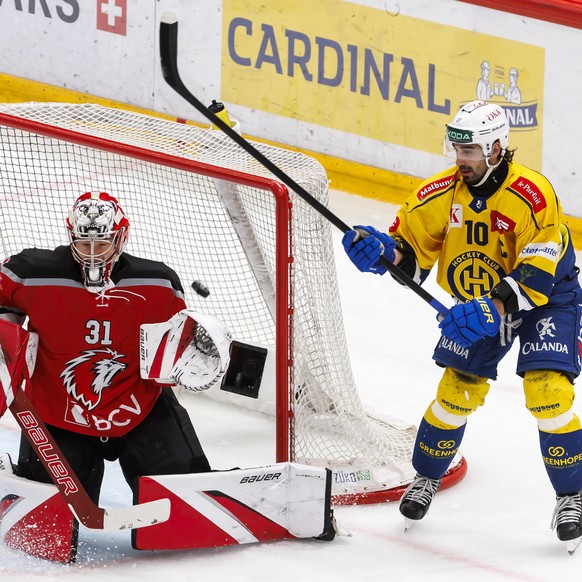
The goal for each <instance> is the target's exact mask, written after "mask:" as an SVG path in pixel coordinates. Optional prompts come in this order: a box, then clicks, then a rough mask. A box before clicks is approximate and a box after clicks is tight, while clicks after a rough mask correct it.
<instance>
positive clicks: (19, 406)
mask: <svg viewBox="0 0 582 582" xmlns="http://www.w3.org/2000/svg"><path fill="white" fill-rule="evenodd" d="M9 408H10V412H12V415H13V416H14V418H15V419H16V422H17V423H18V425H19V426H20V428H21V429H22V432H23V433H24V435H25V437H26V439H27V440H28V442H29V443H30V445H31V446H32V448H33V449H34V451H35V452H36V454H37V456H38V458H39V459H40V461H41V462H42V464H43V466H44V467H45V469H46V470H47V472H48V474H49V475H50V477H51V479H52V481H53V483H54V484H55V485H56V486H57V488H58V490H59V492H60V493H61V494H62V495H63V497H64V498H65V501H66V502H67V504H68V506H69V508H70V510H71V511H72V512H73V514H74V516H75V517H76V518H77V520H78V521H79V522H80V523H82V524H83V525H84V526H85V527H87V528H89V529H100V530H119V529H135V528H139V527H146V526H148V525H153V524H156V523H162V522H164V521H166V520H167V519H168V518H169V516H170V500H169V499H158V500H155V501H150V502H148V503H142V504H139V505H131V506H129V507H120V508H116V509H102V508H101V507H99V506H97V505H95V503H93V501H92V500H91V498H90V497H89V495H88V494H87V492H86V491H85V489H84V488H83V486H82V485H81V483H80V482H79V479H78V478H77V476H76V475H75V472H74V471H73V469H72V468H71V466H70V465H69V463H68V461H67V460H66V458H65V457H64V455H63V453H62V451H61V450H60V448H59V446H58V445H57V443H56V442H55V440H54V439H53V437H52V436H51V434H50V433H49V432H48V430H47V428H46V426H45V424H44V422H43V421H42V420H41V419H40V417H39V416H38V413H37V412H36V410H35V408H34V406H33V405H32V403H31V402H30V399H29V398H28V396H27V395H26V394H25V392H24V391H23V390H22V389H21V388H17V389H16V390H15V395H14V400H13V401H12V403H11V404H10V407H9Z"/></svg>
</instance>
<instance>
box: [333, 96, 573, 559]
mask: <svg viewBox="0 0 582 582" xmlns="http://www.w3.org/2000/svg"><path fill="white" fill-rule="evenodd" d="M445 153H446V154H447V155H448V156H449V157H451V158H452V159H453V160H454V161H455V165H454V166H452V167H449V168H448V169H446V170H444V171H442V172H440V173H438V174H436V175H434V176H432V177H431V178H429V179H428V180H426V181H424V182H423V183H422V184H421V185H420V186H419V187H418V188H417V189H416V190H415V191H414V192H413V193H412V194H411V195H410V197H409V198H408V199H407V201H406V202H405V203H404V204H403V206H402V207H401V208H400V209H399V211H398V214H397V216H396V219H395V220H394V223H393V224H392V226H391V227H390V229H389V234H386V233H385V232H382V231H380V230H377V229H376V228H374V227H372V226H356V227H354V229H353V230H349V231H348V232H347V233H346V234H345V235H344V238H343V245H344V248H345V250H346V252H347V254H348V256H349V257H350V259H351V260H352V262H354V264H355V265H356V266H357V267H358V268H359V269H360V270H361V271H364V272H372V273H378V274H384V273H385V272H386V269H385V267H383V266H382V264H381V263H380V256H381V255H383V256H384V257H386V258H387V259H388V260H389V261H391V262H393V263H395V264H397V265H398V267H399V268H400V269H401V270H403V271H404V272H405V273H406V274H408V275H409V276H410V277H412V278H414V279H415V281H416V282H418V283H422V282H423V281H424V279H425V278H426V276H427V275H428V273H429V271H430V270H431V269H432V268H433V266H434V265H435V264H437V261H438V266H437V281H438V283H439V285H440V286H441V287H442V288H443V289H445V290H446V291H447V292H448V293H450V294H451V296H452V297H453V298H454V299H455V300H456V302H457V303H456V304H455V305H454V307H452V308H451V309H450V311H449V312H448V313H447V314H446V316H445V317H444V318H443V317H442V316H441V317H440V318H439V319H440V320H441V321H440V323H439V327H440V328H441V331H442V335H441V337H440V339H439V342H438V344H437V346H436V348H435V352H434V355H433V358H434V360H435V362H436V363H437V364H438V365H439V366H440V367H442V368H443V369H444V372H443V374H442V377H441V380H440V382H439V384H438V386H437V390H436V397H435V399H434V400H433V401H432V402H431V403H430V405H429V406H428V408H427V410H426V412H425V414H424V416H423V418H422V420H421V423H420V426H419V430H418V435H417V439H416V444H415V448H414V453H413V460H412V463H413V466H414V468H415V470H416V471H417V475H416V478H415V479H414V481H413V482H412V483H411V484H410V486H409V487H408V489H407V490H406V492H405V493H404V495H403V497H402V499H401V502H400V512H401V513H402V515H404V517H405V519H406V520H407V525H410V524H411V523H413V522H414V521H415V520H420V519H422V518H423V517H424V516H425V515H426V513H427V511H428V509H429V506H430V504H431V502H432V500H433V498H434V496H435V494H436V492H437V491H438V489H439V486H440V483H441V479H442V476H443V475H444V474H445V472H446V471H447V469H448V468H449V465H450V463H451V462H452V459H453V458H454V455H455V453H456V451H457V449H458V447H459V445H460V443H461V440H462V438H463V433H464V431H465V426H466V422H467V417H468V416H469V415H470V414H471V413H472V412H474V411H475V410H476V409H477V408H478V407H479V406H481V405H482V404H483V403H484V401H485V397H486V396H487V393H488V390H489V388H490V380H494V379H495V378H496V377H497V366H498V363H499V362H500V360H501V359H502V358H503V357H504V356H505V355H506V354H507V352H508V351H509V349H510V348H511V346H512V344H513V343H514V341H516V340H518V343H519V356H518V364H517V374H518V375H519V376H520V377H521V378H522V379H523V387H524V394H525V405H526V407H527V408H528V410H529V411H530V412H531V414H532V415H533V416H534V417H535V418H536V420H537V424H538V429H539V430H538V432H539V442H540V448H541V456H542V462H543V463H544V465H545V468H546V471H547V474H548V476H549V479H550V483H551V485H552V486H553V489H554V491H555V494H556V500H557V502H556V508H555V511H554V515H553V518H552V526H553V527H555V528H556V530H557V535H558V538H559V539H560V540H562V541H564V542H566V543H567V544H568V548H569V550H570V551H573V550H574V548H575V547H576V546H577V545H578V543H580V541H582V497H581V490H582V429H581V424H580V420H579V418H578V416H577V415H576V414H575V413H574V411H573V409H572V404H573V401H574V386H573V382H574V379H575V378H576V377H577V376H578V375H579V374H580V359H581V353H582V327H581V326H582V322H581V318H582V289H581V288H580V284H579V281H578V268H577V267H576V265H575V258H576V257H575V252H574V249H573V246H572V242H571V240H570V235H569V232H568V229H567V227H566V226H565V225H564V224H563V222H562V212H561V206H560V201H559V199H558V197H557V196H556V193H555V192H554V189H553V188H552V185H551V184H550V182H549V181H548V180H547V179H546V178H545V177H544V176H543V175H541V174H540V173H538V172H535V171H533V170H530V169H528V168H526V167H524V166H521V165H519V164H518V163H516V162H515V161H514V160H513V158H514V154H515V150H512V149H510V148H509V124H508V121H507V118H506V116H505V113H504V111H503V109H502V108H501V107H500V106H499V105H497V104H494V103H486V102H484V101H473V102H471V103H468V104H467V105H465V106H463V107H462V108H461V109H460V110H459V112H458V113H457V114H456V115H455V117H454V118H453V120H452V121H451V122H450V123H449V124H448V125H447V126H446V137H445ZM443 447H444V448H443Z"/></svg>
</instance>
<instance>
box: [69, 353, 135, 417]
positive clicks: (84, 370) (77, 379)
mask: <svg viewBox="0 0 582 582" xmlns="http://www.w3.org/2000/svg"><path fill="white" fill-rule="evenodd" d="M124 357H125V356H124V355H122V354H118V353H117V352H115V351H113V350H110V349H109V348H107V349H104V350H84V351H83V353H82V354H81V355H80V356H78V357H76V358H74V359H72V360H70V361H68V362H67V367H66V368H65V369H64V370H63V373H62V374H61V376H60V377H61V378H62V379H63V384H64V385H65V388H66V389H67V392H68V394H69V395H70V396H72V397H73V398H75V399H76V400H78V401H79V402H80V403H81V404H82V405H83V406H85V408H87V409H88V410H93V409H94V408H95V407H96V406H97V405H98V404H99V403H100V402H101V393H102V392H103V390H104V389H105V388H108V387H109V386H111V382H112V380H113V377H114V376H115V375H116V374H117V373H118V372H121V371H123V370H125V368H127V364H126V363H124V362H122V361H121V358H124Z"/></svg>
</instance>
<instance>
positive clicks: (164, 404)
mask: <svg viewBox="0 0 582 582" xmlns="http://www.w3.org/2000/svg"><path fill="white" fill-rule="evenodd" d="M47 428H48V430H49V431H50V433H51V434H52V436H53V437H54V439H55V440H56V442H57V444H58V445H59V447H60V448H61V450H62V452H63V454H64V455H65V457H66V459H67V460H68V461H69V464H70V465H71V467H72V469H73V470H74V471H75V473H76V475H77V477H78V478H79V480H80V481H81V483H82V484H83V486H84V487H85V489H86V490H87V493H88V494H89V496H90V497H91V499H92V500H93V502H94V503H98V502H99V492H100V490H101V483H102V481H103V474H104V469H105V463H104V460H107V461H115V460H119V465H120V466H121V469H122V471H123V475H124V477H125V480H126V481H127V483H128V484H129V486H130V487H131V489H132V490H133V488H134V484H136V483H137V478H138V477H141V476H144V475H178V474H184V473H203V472H207V471H210V465H209V463H208V459H207V458H206V455H205V454H204V451H203V450H202V446H201V445H200V441H199V440H198V437H197V435H196V431H195V430H194V427H193V426H192V422H191V421H190V417H189V416H188V412H187V411H186V409H185V408H184V407H183V406H182V405H181V404H180V403H179V402H178V399H177V398H176V396H175V394H174V393H173V391H172V390H171V389H165V390H163V391H162V394H161V396H160V398H159V399H158V401H157V402H156V404H155V405H154V407H153V408H152V410H151V412H150V413H149V414H148V416H147V417H146V418H145V419H144V420H143V421H142V422H141V423H140V424H139V425H138V426H137V427H135V428H134V429H133V430H131V431H130V432H129V433H128V434H126V435H124V436H123V437H116V438H108V439H103V438H102V437H92V436H87V435H82V434H78V433H74V432H71V431H67V430H63V429H61V428H57V427H54V426H47ZM17 473H18V475H20V476H21V477H25V478H27V479H32V480H34V481H40V482H42V483H51V482H52V481H51V479H50V477H49V475H48V473H47V472H46V471H45V469H44V467H43V465H42V464H41V462H40V461H39V459H38V457H37V456H36V453H35V452H34V450H33V449H32V447H31V446H30V444H29V443H28V441H27V440H26V439H25V438H24V436H23V437H22V438H21V441H20V452H19V456H18V470H17Z"/></svg>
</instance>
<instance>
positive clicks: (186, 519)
mask: <svg viewBox="0 0 582 582" xmlns="http://www.w3.org/2000/svg"><path fill="white" fill-rule="evenodd" d="M164 497H168V498H169V499H170V501H171V504H172V510H171V513H170V518H169V519H168V521H166V522H165V523H162V524H158V525H154V526H151V527H147V528H142V529H138V530H133V531H132V545H133V547H134V548H135V549H138V550H176V549H193V548H212V547H221V546H228V545H236V544H247V543H253V542H263V541H272V540H280V539H297V538H314V537H317V538H322V539H333V536H331V537H329V538H328V537H326V536H328V535H329V533H330V531H331V529H332V515H331V509H330V500H331V471H329V470H328V469H322V468H319V467H310V466H305V465H299V464H297V463H278V464H276V465H270V466H267V467H259V468H254V469H237V470H233V471H223V472H211V473H199V474H190V475H163V476H156V477H141V478H140V479H139V483H138V487H137V491H136V499H135V502H136V503H143V502H145V501H153V500H155V499H162V498H164Z"/></svg>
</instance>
